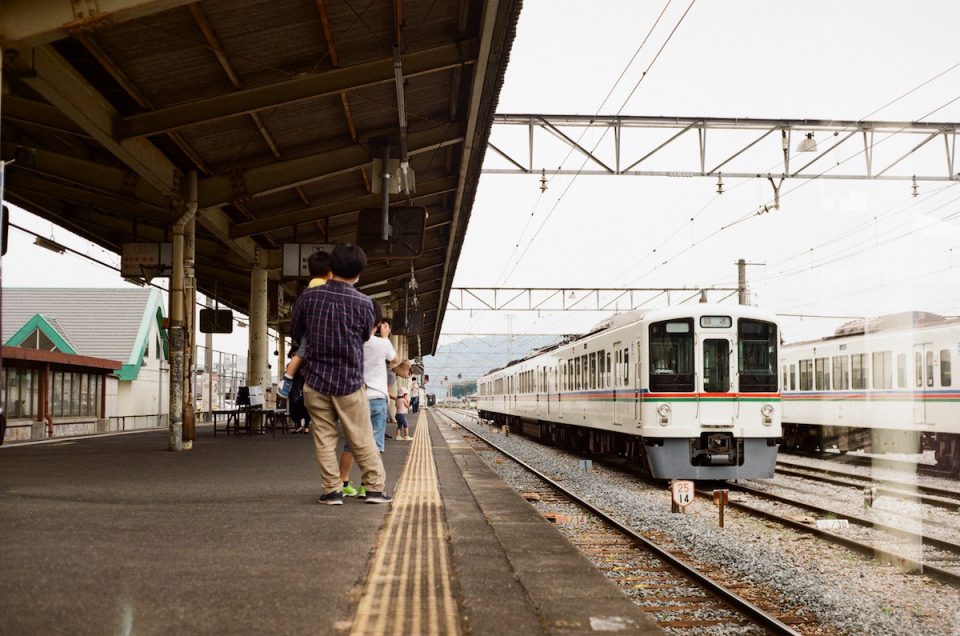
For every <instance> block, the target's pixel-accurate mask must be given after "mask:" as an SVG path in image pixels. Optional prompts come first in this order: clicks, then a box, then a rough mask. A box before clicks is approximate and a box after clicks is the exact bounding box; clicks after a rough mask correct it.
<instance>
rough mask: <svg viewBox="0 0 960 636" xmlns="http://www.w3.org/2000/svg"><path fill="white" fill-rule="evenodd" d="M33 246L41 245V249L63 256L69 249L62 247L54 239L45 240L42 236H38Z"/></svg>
mask: <svg viewBox="0 0 960 636" xmlns="http://www.w3.org/2000/svg"><path fill="white" fill-rule="evenodd" d="M33 244H34V245H39V246H40V247H42V248H44V249H47V250H50V251H51V252H56V253H57V254H63V253H64V252H66V251H67V248H66V247H64V246H63V245H60V244H59V243H57V242H56V241H54V240H53V239H48V238H44V237H42V236H38V237H37V238H35V239H34V240H33Z"/></svg>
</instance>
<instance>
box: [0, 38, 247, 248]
mask: <svg viewBox="0 0 960 636" xmlns="http://www.w3.org/2000/svg"><path fill="white" fill-rule="evenodd" d="M17 53H18V55H17V57H16V58H15V62H14V68H15V69H16V70H17V71H20V72H22V81H23V82H24V83H26V84H27V85H28V86H30V87H31V88H33V89H34V90H36V91H37V92H38V93H39V94H40V95H41V96H42V97H44V98H45V99H47V100H48V101H49V102H50V103H52V104H53V105H54V106H55V107H56V108H57V109H58V110H59V111H60V112H62V113H63V114H64V115H66V116H67V117H68V118H69V119H70V120H72V121H73V122H74V123H75V124H77V125H78V126H79V127H80V128H81V129H83V130H84V131H85V132H86V133H87V134H89V135H90V136H91V137H92V138H93V139H95V140H96V141H97V142H99V143H100V144H101V145H102V146H103V147H104V148H105V149H106V150H107V151H108V152H110V153H111V154H113V155H114V156H115V157H116V158H117V159H118V160H119V161H120V162H122V163H123V164H124V165H126V166H128V167H129V168H130V169H131V170H133V171H134V172H135V173H136V174H137V175H139V176H140V177H141V178H142V179H143V180H144V181H146V182H147V184H149V186H152V187H153V188H154V189H155V190H156V191H157V192H158V193H159V195H160V196H161V197H164V198H166V199H167V200H168V204H169V205H170V206H171V207H172V206H173V205H174V202H176V201H179V200H182V193H181V183H180V182H181V177H182V175H181V173H180V171H179V170H178V169H177V167H176V166H174V165H173V163H172V162H171V161H170V160H169V159H167V157H166V156H165V155H164V154H163V153H162V152H161V151H160V150H159V149H158V148H157V147H156V146H154V145H153V143H151V142H150V141H148V140H147V139H130V140H122V141H117V140H116V139H114V137H113V125H114V122H115V121H117V120H118V119H119V116H120V115H119V112H118V111H117V110H116V109H115V108H114V107H113V106H112V105H111V104H110V103H109V102H108V101H107V100H106V99H105V98H104V97H103V96H102V95H100V94H99V93H98V92H97V90H96V88H94V87H93V86H92V85H91V84H90V83H89V82H87V80H86V79H85V78H84V77H83V76H81V75H80V74H79V73H78V72H77V71H76V70H75V69H74V68H73V67H72V66H71V65H70V63H69V62H67V61H66V60H65V59H63V57H62V56H60V54H59V53H57V52H56V51H55V50H54V49H53V48H52V47H50V46H42V47H35V48H19V49H17ZM24 71H26V72H24ZM4 147H6V144H4ZM4 152H6V151H4ZM48 154H49V153H48ZM73 161H79V160H73ZM63 162H64V160H63V159H62V160H61V163H63ZM85 163H87V164H89V163H90V162H85ZM107 170H108V171H112V172H113V173H114V175H115V176H117V174H118V173H119V176H120V180H121V186H120V187H123V183H122V182H123V181H124V180H125V179H126V178H127V175H126V172H125V171H122V170H118V169H115V168H113V169H110V168H107ZM14 176H15V175H14ZM89 176H90V175H88V174H85V175H84V178H89ZM207 181H209V180H207ZM10 187H11V188H15V187H16V181H15V179H11V184H10ZM138 198H139V197H138ZM224 203H225V202H224ZM201 205H202V207H203V208H204V209H201V210H200V211H199V212H198V219H199V220H200V222H201V223H202V224H203V225H204V227H206V228H207V229H208V230H210V231H211V232H212V233H213V234H214V235H216V236H217V237H218V238H220V239H221V240H223V242H224V243H225V244H226V245H227V246H229V247H230V249H232V250H233V251H235V252H237V253H238V254H240V255H241V257H243V258H244V259H245V260H246V261H247V262H249V263H250V264H251V265H253V264H260V266H263V263H264V262H265V258H266V256H265V254H263V253H262V250H261V248H260V247H259V246H258V245H257V244H256V243H255V242H254V241H253V240H252V239H249V238H245V237H243V238H231V237H230V232H231V229H232V225H233V222H232V221H231V220H230V218H229V217H228V216H227V215H226V213H224V212H223V210H220V209H219V205H220V204H216V205H205V206H204V205H203V204H201Z"/></svg>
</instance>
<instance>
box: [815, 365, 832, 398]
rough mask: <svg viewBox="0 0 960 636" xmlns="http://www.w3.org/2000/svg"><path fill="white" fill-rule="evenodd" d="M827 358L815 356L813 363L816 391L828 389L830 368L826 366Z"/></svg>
mask: <svg viewBox="0 0 960 636" xmlns="http://www.w3.org/2000/svg"><path fill="white" fill-rule="evenodd" d="M828 362H829V358H817V360H816V363H815V367H816V368H815V377H814V381H815V388H816V390H817V391H829V390H830V368H829V367H828V366H827V363H828Z"/></svg>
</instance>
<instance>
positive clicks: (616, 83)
mask: <svg viewBox="0 0 960 636" xmlns="http://www.w3.org/2000/svg"><path fill="white" fill-rule="evenodd" d="M671 2H673V0H667V3H666V4H665V5H663V9H661V10H660V14H659V15H658V16H657V19H656V20H654V22H653V25H652V26H651V27H650V28H649V29H648V30H647V34H646V36H644V38H643V40H642V41H641V42H640V46H638V47H637V50H636V51H634V53H633V56H632V57H631V58H630V61H629V62H627V64H626V66H624V67H623V70H622V71H620V75H619V76H618V77H617V79H616V80H615V81H614V82H613V85H612V86H611V87H610V90H609V91H607V95H606V96H605V97H604V98H603V101H602V102H600V106H599V107H598V108H597V111H596V112H595V113H594V117H596V116H597V115H599V114H600V111H602V110H603V107H604V106H606V104H607V101H609V99H610V96H611V95H613V91H615V90H616V88H617V86H619V85H620V82H621V81H622V80H623V77H624V75H626V74H627V71H628V70H629V69H630V67H631V66H633V63H634V61H636V59H637V56H638V55H640V51H642V50H643V48H644V46H646V44H647V40H649V39H650V36H651V35H652V34H653V31H654V29H656V28H657V25H658V24H660V20H661V19H662V18H663V15H664V14H665V13H666V12H667V9H668V8H669V7H670V4H671ZM588 131H589V127H584V129H583V131H582V132H581V133H580V136H579V137H577V140H576V144H577V145H578V146H579V145H580V142H581V141H582V140H583V138H584V136H586V134H587V132H588ZM573 151H574V147H573V146H570V148H569V149H568V150H567V154H566V156H564V158H563V159H562V160H561V161H560V166H561V167H563V165H564V164H565V163H566V162H567V159H569V158H570V155H572V154H573ZM557 176H558V175H557V174H556V173H555V174H552V175H550V178H549V179H548V180H547V182H546V183H545V184H544V187H543V188H541V190H540V194H539V195H538V196H537V200H536V201H535V202H534V205H533V209H532V210H531V211H530V214H529V215H528V216H527V221H526V223H525V224H524V226H523V229H522V230H521V231H520V237H519V238H518V239H517V241H516V243H515V244H514V246H513V251H511V253H510V256H509V257H508V258H507V262H506V264H505V265H504V267H503V270H502V271H501V272H500V275H499V276H498V277H497V284H498V285H499V284H500V283H501V282H502V281H504V280H505V279H504V275H505V274H506V271H507V268H508V267H510V263H511V262H512V261H513V257H514V255H515V254H516V253H517V250H518V249H519V248H520V243H522V242H523V237H524V236H526V234H527V230H528V229H529V227H530V223H531V222H532V221H533V217H534V215H535V214H536V212H537V208H538V207H539V206H540V202H541V201H542V200H543V196H544V194H545V193H546V191H547V189H548V188H549V187H550V184H551V183H553V180H554V179H555V178H556V177H557Z"/></svg>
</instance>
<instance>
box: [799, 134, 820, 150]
mask: <svg viewBox="0 0 960 636" xmlns="http://www.w3.org/2000/svg"><path fill="white" fill-rule="evenodd" d="M816 151H817V140H816V139H814V138H813V133H812V132H808V133H807V136H806V137H804V138H803V139H801V140H800V143H799V144H797V152H816Z"/></svg>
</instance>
